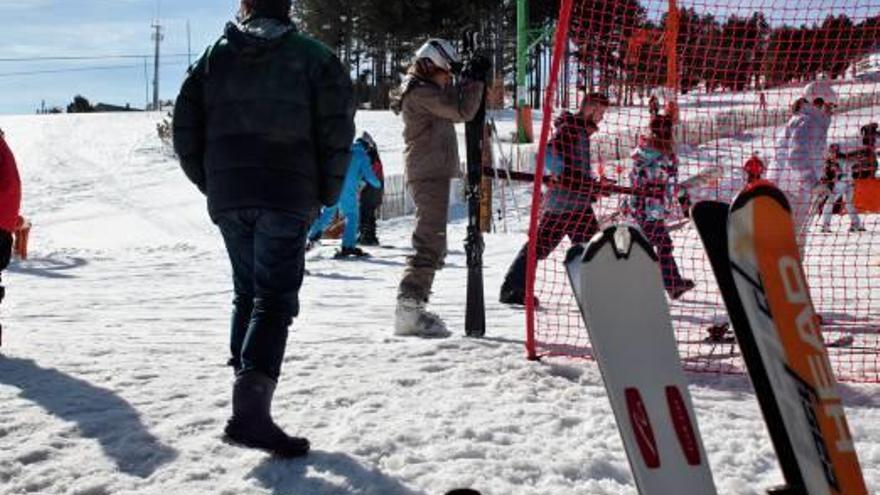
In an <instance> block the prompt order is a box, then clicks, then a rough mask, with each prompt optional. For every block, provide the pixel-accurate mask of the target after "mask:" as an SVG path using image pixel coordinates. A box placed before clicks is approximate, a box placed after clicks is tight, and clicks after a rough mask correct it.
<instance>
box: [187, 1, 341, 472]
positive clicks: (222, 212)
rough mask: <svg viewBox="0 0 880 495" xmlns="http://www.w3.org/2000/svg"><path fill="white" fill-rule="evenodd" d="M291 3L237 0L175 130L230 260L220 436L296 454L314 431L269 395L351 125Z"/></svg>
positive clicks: (336, 81) (327, 61) (335, 70)
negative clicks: (230, 374) (295, 430)
mask: <svg viewBox="0 0 880 495" xmlns="http://www.w3.org/2000/svg"><path fill="white" fill-rule="evenodd" d="M289 12H290V0H242V1H241V6H240V11H239V15H238V18H237V21H238V22H237V23H229V24H227V26H226V29H225V33H224V34H223V36H222V37H221V38H220V39H219V40H218V41H217V42H216V43H214V45H213V46H211V47H210V48H209V49H208V50H207V51H206V52H205V54H204V55H203V56H202V57H201V58H200V59H199V60H198V62H196V63H195V65H193V66H192V67H191V68H190V70H189V74H188V76H187V78H186V80H185V81H184V83H183V87H182V88H181V91H180V95H179V96H178V98H177V103H176V106H175V111H174V121H173V129H174V149H175V151H176V152H177V154H178V156H179V158H180V163H181V167H182V168H183V171H184V172H185V173H186V176H187V177H188V178H189V179H190V180H191V181H192V182H193V183H194V184H195V185H196V187H198V188H199V190H200V191H202V192H203V193H204V194H205V195H206V196H207V203H208V212H209V214H210V217H211V219H212V221H213V222H214V223H215V224H216V225H217V226H218V227H219V229H220V233H221V234H222V236H223V240H224V243H225V245H226V250H227V251H228V253H229V259H230V261H231V264H232V277H233V286H234V292H235V298H234V300H233V311H232V323H231V338H230V350H231V353H232V357H231V359H230V364H231V365H232V366H233V367H234V369H235V371H236V378H235V383H234V385H233V392H232V417H231V418H230V419H229V421H228V422H227V424H226V428H225V438H226V439H227V440H228V441H230V442H232V443H235V444H240V445H244V446H247V447H253V448H258V449H263V450H267V451H270V452H272V453H274V454H276V455H280V456H284V457H295V456H302V455H306V454H307V453H308V451H309V442H308V440H306V439H304V438H297V437H291V436H288V435H287V434H286V433H285V432H284V431H283V430H282V429H281V428H280V427H278V426H277V425H276V424H275V423H274V421H273V420H272V416H271V404H272V397H273V395H274V390H275V385H276V383H277V380H278V378H279V376H280V374H281V362H282V360H283V357H284V351H285V347H286V343H287V336H288V328H289V326H290V324H291V323H292V321H293V318H294V317H296V316H297V314H298V313H299V299H298V295H299V289H300V286H301V285H302V280H303V271H304V261H305V259H304V250H305V244H306V230H307V229H308V226H309V223H310V222H311V221H312V220H313V219H314V218H315V215H316V213H317V211H318V209H319V207H320V206H321V205H322V204H323V205H325V206H330V205H333V204H335V203H336V202H337V201H338V199H339V192H340V189H341V187H342V181H343V178H344V176H345V173H346V170H347V169H348V164H349V161H350V158H351V156H350V146H351V142H352V139H353V138H354V129H355V127H354V102H353V96H352V86H351V80H350V78H349V74H348V71H347V70H346V69H345V68H344V66H343V65H342V64H341V63H340V61H339V60H338V59H337V57H336V56H335V55H334V54H333V52H332V51H331V50H330V49H328V48H327V47H325V46H324V45H322V44H320V43H319V42H317V41H314V40H312V39H310V38H308V37H306V36H304V35H302V34H300V33H298V32H297V30H296V28H295V27H294V26H293V24H292V22H291V19H290V16H289Z"/></svg>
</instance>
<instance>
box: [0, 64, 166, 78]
mask: <svg viewBox="0 0 880 495" xmlns="http://www.w3.org/2000/svg"><path fill="white" fill-rule="evenodd" d="M160 65H180V64H176V63H174V62H162V63H161V64H160ZM141 67H142V66H141V65H140V64H138V65H106V66H103V67H77V68H71V69H46V70H32V71H21V72H0V77H12V76H31V75H38V74H57V73H60V72H89V71H101V70H121V69H140V68H141Z"/></svg>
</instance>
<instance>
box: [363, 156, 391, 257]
mask: <svg viewBox="0 0 880 495" xmlns="http://www.w3.org/2000/svg"><path fill="white" fill-rule="evenodd" d="M367 153H368V154H369V155H370V162H371V163H372V168H373V175H375V176H376V178H377V179H379V187H373V186H371V185H369V184H367V186H366V187H364V188H363V189H362V190H361V200H360V218H361V225H360V228H358V232H360V235H359V236H358V244H360V245H361V246H378V245H379V236H378V231H377V228H376V220H377V219H378V216H379V208H381V206H382V196H383V195H384V194H385V174H384V172H383V170H382V157H381V156H379V149H378V147H377V146H375V144H374V146H373V147H372V148H368V149H367Z"/></svg>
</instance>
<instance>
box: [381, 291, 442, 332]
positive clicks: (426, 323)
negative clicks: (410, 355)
mask: <svg viewBox="0 0 880 495" xmlns="http://www.w3.org/2000/svg"><path fill="white" fill-rule="evenodd" d="M394 316H395V319H394V335H400V336H414V337H426V338H443V337H449V330H447V329H446V324H445V323H443V320H441V319H440V317H439V316H437V315H436V314H434V313H432V312H430V311H427V310H425V303H424V302H422V301H418V300H415V299H409V298H405V299H398V300H397V310H396V311H395V312H394Z"/></svg>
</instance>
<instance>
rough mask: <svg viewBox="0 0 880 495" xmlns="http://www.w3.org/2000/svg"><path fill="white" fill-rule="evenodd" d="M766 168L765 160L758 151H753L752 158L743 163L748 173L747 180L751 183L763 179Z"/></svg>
mask: <svg viewBox="0 0 880 495" xmlns="http://www.w3.org/2000/svg"><path fill="white" fill-rule="evenodd" d="M765 168H766V167H765V166H764V162H763V161H762V160H761V158H760V157H759V156H758V153H757V152H755V153H752V156H751V158H749V159H748V160H746V163H745V165H743V171H744V172H745V173H746V181H747V182H748V183H749V184H751V183H753V182H755V181H759V180H761V176H762V175H764V170H765Z"/></svg>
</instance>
